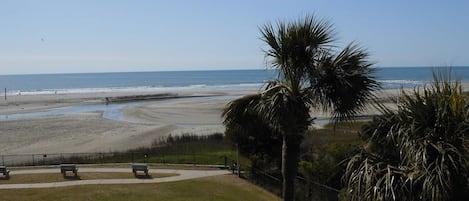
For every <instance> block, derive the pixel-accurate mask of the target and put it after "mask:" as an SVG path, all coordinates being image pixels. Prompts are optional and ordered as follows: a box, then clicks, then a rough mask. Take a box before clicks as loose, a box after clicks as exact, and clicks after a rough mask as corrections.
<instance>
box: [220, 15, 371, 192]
mask: <svg viewBox="0 0 469 201" xmlns="http://www.w3.org/2000/svg"><path fill="white" fill-rule="evenodd" d="M260 31H261V34H262V38H261V39H262V41H264V42H265V43H266V44H267V45H268V47H269V48H268V49H267V50H265V55H266V58H267V59H268V61H269V63H270V65H271V66H272V67H273V68H274V69H276V70H277V72H278V77H277V79H275V80H272V81H269V82H268V83H267V84H266V87H265V88H264V90H262V91H260V92H259V93H257V94H252V95H247V96H244V97H241V98H239V99H236V100H233V101H231V102H230V103H228V104H227V106H226V107H225V109H224V111H223V114H222V116H223V118H224V124H225V125H226V127H227V128H229V129H231V130H233V129H235V130H237V131H238V132H239V133H240V134H241V133H244V134H245V133H253V132H256V127H264V128H268V129H264V130H269V131H270V134H271V135H275V136H277V137H278V138H279V139H281V140H282V170H281V171H282V176H283V188H282V193H283V199H284V200H288V201H291V200H294V181H295V177H296V175H297V172H298V162H299V154H300V153H299V152H300V144H301V142H302V139H303V134H304V133H305V131H306V130H307V129H308V127H309V126H310V125H311V124H312V123H313V119H314V118H312V116H311V115H310V111H311V110H312V109H313V108H316V109H324V110H325V111H330V112H331V113H332V115H333V120H348V119H350V118H351V117H352V116H353V115H355V114H357V113H358V112H360V111H361V110H363V108H364V106H365V104H366V102H367V100H368V99H369V98H371V97H372V91H373V90H375V89H377V88H378V87H379V85H378V83H377V82H376V81H374V80H373V79H372V76H371V73H372V69H371V68H370V66H371V63H370V62H368V61H367V59H368V53H367V52H366V51H365V50H363V49H361V48H360V47H358V46H357V45H355V44H349V45H348V46H347V47H345V48H344V49H343V50H342V51H339V52H336V51H335V47H334V46H333V45H332V42H334V34H333V28H332V25H331V24H330V23H329V22H327V21H324V20H322V19H317V18H316V17H314V16H306V17H304V18H302V19H299V20H298V21H295V22H278V24H277V26H276V27H275V28H274V26H273V25H272V24H266V25H265V26H263V27H261V28H260ZM253 122H257V123H256V124H253ZM261 124H262V125H261Z"/></svg>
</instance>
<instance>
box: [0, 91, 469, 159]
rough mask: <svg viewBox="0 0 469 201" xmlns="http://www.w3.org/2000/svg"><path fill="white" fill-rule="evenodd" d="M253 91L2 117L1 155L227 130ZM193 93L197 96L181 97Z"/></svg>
mask: <svg viewBox="0 0 469 201" xmlns="http://www.w3.org/2000/svg"><path fill="white" fill-rule="evenodd" d="M466 89H467V88H466ZM248 93H254V92H253V91H230V92H220V91H214V92H211V93H207V92H204V93H184V94H178V95H176V96H174V97H172V98H169V99H164V100H151V101H145V102H142V103H141V104H138V105H137V106H132V107H125V108H124V109H122V111H123V113H122V116H123V118H124V119H125V120H126V121H113V120H109V119H105V118H102V115H101V114H102V111H88V112H85V113H78V114H65V115H58V116H44V117H35V118H27V119H18V120H2V121H0V139H1V140H0V155H6V154H41V153H71V152H74V153H85V152H107V151H120V150H126V149H131V148H137V147H141V146H150V145H151V144H152V143H153V142H154V141H155V140H158V139H162V138H164V137H166V136H168V135H170V134H171V135H179V134H182V133H191V134H198V135H205V134H212V133H215V132H224V127H223V125H222V119H221V117H220V114H221V111H222V108H223V107H224V106H225V105H226V104H227V103H228V102H229V101H230V100H232V99H234V98H236V97H240V96H242V95H244V94H248ZM146 94H148V92H145V93H139V92H132V93H89V94H84V93H81V94H54V95H28V96H26V95H20V96H12V97H8V99H7V101H5V100H3V99H2V100H0V115H6V114H16V113H31V112H38V111H48V110H54V109H57V108H62V107H69V106H76V105H87V104H105V101H104V99H105V97H117V96H128V95H146ZM399 94H400V90H384V91H382V92H380V93H378V94H377V96H378V97H380V98H381V100H382V101H383V103H384V104H385V105H387V106H389V107H395V103H394V101H393V97H395V96H396V95H399ZM188 96H197V98H181V97H188ZM198 96H205V97H198ZM377 114H379V111H378V110H377V109H376V108H374V107H368V109H367V110H366V111H364V112H362V113H361V114H360V115H364V116H370V115H377ZM312 115H313V116H314V117H316V118H318V119H324V118H328V117H329V115H328V114H327V113H323V112H321V111H312Z"/></svg>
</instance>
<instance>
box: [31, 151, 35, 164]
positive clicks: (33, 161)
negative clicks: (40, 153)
mask: <svg viewBox="0 0 469 201" xmlns="http://www.w3.org/2000/svg"><path fill="white" fill-rule="evenodd" d="M31 156H32V158H33V166H34V154H31Z"/></svg>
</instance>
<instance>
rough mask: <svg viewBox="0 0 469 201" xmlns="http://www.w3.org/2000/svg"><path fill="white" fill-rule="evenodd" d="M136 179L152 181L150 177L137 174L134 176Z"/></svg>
mask: <svg viewBox="0 0 469 201" xmlns="http://www.w3.org/2000/svg"><path fill="white" fill-rule="evenodd" d="M135 178H136V179H153V177H152V176H151V175H144V174H137V175H135Z"/></svg>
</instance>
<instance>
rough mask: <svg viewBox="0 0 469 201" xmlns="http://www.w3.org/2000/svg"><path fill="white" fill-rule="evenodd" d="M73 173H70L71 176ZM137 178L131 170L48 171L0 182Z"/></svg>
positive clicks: (163, 174)
mask: <svg viewBox="0 0 469 201" xmlns="http://www.w3.org/2000/svg"><path fill="white" fill-rule="evenodd" d="M70 175H72V174H70V173H69V176H70ZM177 175H178V174H170V173H152V174H150V176H151V178H162V177H172V176H177ZM132 178H135V176H134V174H133V173H132V172H131V171H129V172H128V173H124V172H78V177H73V176H70V177H66V178H64V177H63V176H62V174H60V173H46V174H17V175H11V177H10V178H9V179H4V178H0V184H25V183H49V182H64V181H73V180H93V179H132Z"/></svg>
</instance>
